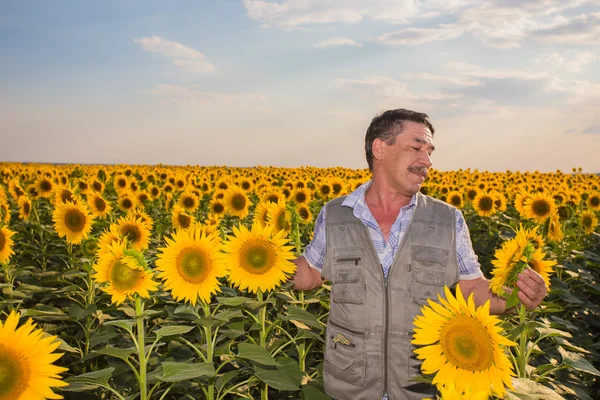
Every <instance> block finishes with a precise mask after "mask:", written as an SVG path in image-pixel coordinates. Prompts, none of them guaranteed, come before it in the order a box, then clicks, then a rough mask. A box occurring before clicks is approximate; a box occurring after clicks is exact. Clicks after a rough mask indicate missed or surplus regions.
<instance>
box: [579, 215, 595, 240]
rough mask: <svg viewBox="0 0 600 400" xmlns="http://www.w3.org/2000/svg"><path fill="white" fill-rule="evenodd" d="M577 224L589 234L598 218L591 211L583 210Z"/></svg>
mask: <svg viewBox="0 0 600 400" xmlns="http://www.w3.org/2000/svg"><path fill="white" fill-rule="evenodd" d="M579 224H580V225H581V228H582V229H583V231H584V232H585V233H586V234H588V235H590V234H591V233H592V232H594V230H595V229H596V225H598V218H596V215H595V214H594V213H593V212H592V211H584V212H582V213H581V216H580V217H579Z"/></svg>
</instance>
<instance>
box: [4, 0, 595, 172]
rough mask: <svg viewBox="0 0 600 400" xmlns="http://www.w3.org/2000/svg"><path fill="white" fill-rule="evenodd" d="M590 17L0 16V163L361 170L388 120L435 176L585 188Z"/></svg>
mask: <svg viewBox="0 0 600 400" xmlns="http://www.w3.org/2000/svg"><path fill="white" fill-rule="evenodd" d="M599 45H600V1H598V0H594V1H585V0H573V1H569V2H564V1H562V0H532V1H527V2H519V1H516V0H496V1H475V0H445V1H442V0H431V1H427V2H424V1H416V0H413V1H404V0H370V1H363V0H278V1H274V0H244V1H242V0H213V1H211V0H199V1H173V2H164V1H102V2H100V1H96V2H92V1H53V2H48V1H20V2H8V1H4V2H2V3H0V55H1V60H2V61H1V62H0V136H1V137H2V141H1V145H0V161H38V162H76V163H144V164H157V163H164V164H176V165H185V164H194V165H195V164H199V165H233V166H253V165H276V166H288V167H297V166H301V165H314V166H318V167H328V166H336V165H341V166H346V167H352V168H364V167H366V161H365V160H364V150H363V143H364V132H365V130H366V128H367V126H368V124H369V122H370V120H371V118H372V117H373V116H375V115H376V114H377V113H379V112H381V111H382V110H385V109H389V108H409V109H414V110H418V111H422V112H426V113H428V114H429V115H430V117H431V121H432V123H433V124H434V126H435V127H436V135H435V141H436V148H437V150H436V154H435V156H434V167H436V168H438V169H441V170H452V169H458V168H469V167H470V168H472V169H473V168H478V169H480V170H490V171H504V170H507V169H511V170H522V171H523V170H536V169H537V170H541V171H553V170H556V169H561V170H563V171H569V170H570V169H571V168H572V167H575V166H581V167H582V168H583V170H584V171H587V172H600V157H599V156H598V153H599V151H600V112H599V111H598V110H600V51H599V49H600V46H599Z"/></svg>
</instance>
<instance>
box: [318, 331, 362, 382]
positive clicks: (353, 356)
mask: <svg viewBox="0 0 600 400" xmlns="http://www.w3.org/2000/svg"><path fill="white" fill-rule="evenodd" d="M326 335H327V338H326V339H327V341H326V342H325V363H324V364H323V373H324V374H325V375H331V376H333V377H334V378H336V379H339V380H342V381H344V382H347V383H350V384H352V385H354V386H359V387H362V386H364V384H365V378H366V366H367V364H366V353H365V343H364V341H365V339H364V336H363V335H362V334H359V333H358V332H356V331H352V330H348V329H345V328H342V327H340V326H338V325H334V324H333V323H332V322H331V320H330V321H329V322H328V323H327V333H326Z"/></svg>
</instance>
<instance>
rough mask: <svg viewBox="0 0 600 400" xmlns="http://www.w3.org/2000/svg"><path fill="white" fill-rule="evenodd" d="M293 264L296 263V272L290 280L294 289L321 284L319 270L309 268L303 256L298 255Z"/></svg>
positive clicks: (311, 287)
mask: <svg viewBox="0 0 600 400" xmlns="http://www.w3.org/2000/svg"><path fill="white" fill-rule="evenodd" d="M294 264H296V274H295V275H294V276H293V277H292V278H291V279H290V281H291V282H293V283H294V289H295V290H312V289H314V288H318V287H320V286H321V285H322V284H323V278H322V277H321V272H319V271H317V270H316V269H314V268H311V267H310V266H309V265H308V261H306V258H304V256H298V258H296V259H295V260H294Z"/></svg>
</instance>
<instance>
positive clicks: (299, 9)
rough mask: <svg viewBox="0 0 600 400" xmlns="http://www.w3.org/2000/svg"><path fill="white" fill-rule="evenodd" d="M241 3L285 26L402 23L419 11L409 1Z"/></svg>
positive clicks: (250, 11)
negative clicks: (371, 22)
mask: <svg viewBox="0 0 600 400" xmlns="http://www.w3.org/2000/svg"><path fill="white" fill-rule="evenodd" d="M440 3H441V2H440ZM447 3H460V0H456V1H454V2H452V1H450V2H447ZM244 6H245V7H246V11H247V12H248V16H249V17H250V18H253V19H255V20H258V21H261V22H263V23H265V24H268V25H276V26H279V27H282V28H285V29H291V28H297V27H300V26H306V25H311V24H326V23H345V24H353V23H357V22H361V21H363V20H364V19H372V20H380V21H387V22H392V23H404V22H406V21H408V20H409V19H411V18H412V17H414V16H415V15H417V12H418V10H419V7H418V6H417V5H416V4H415V2H414V1H411V0H370V1H364V0H285V1H283V2H282V1H268V0H244Z"/></svg>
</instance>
